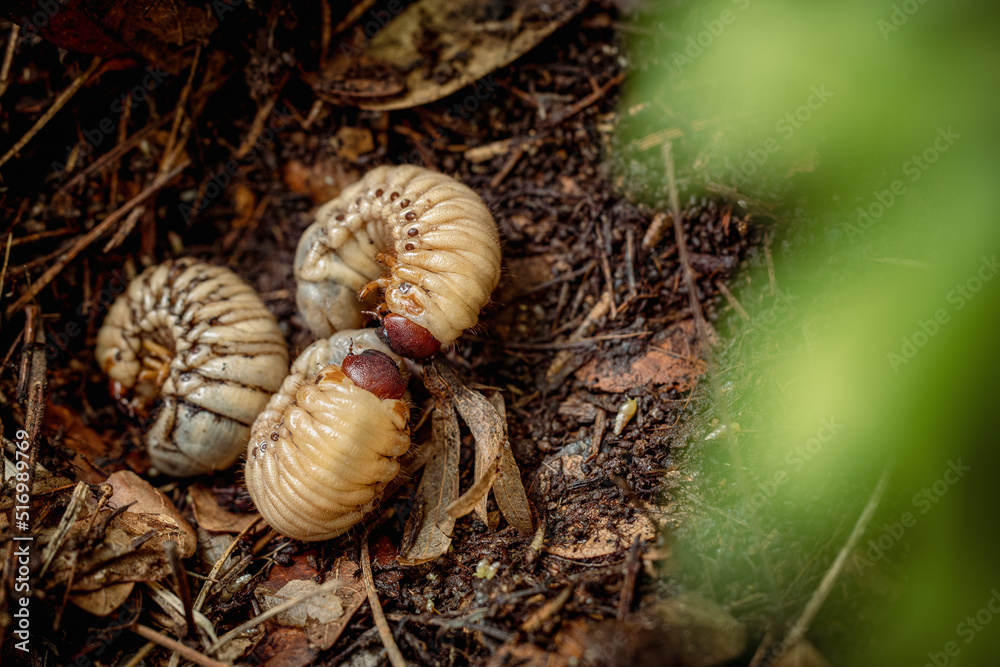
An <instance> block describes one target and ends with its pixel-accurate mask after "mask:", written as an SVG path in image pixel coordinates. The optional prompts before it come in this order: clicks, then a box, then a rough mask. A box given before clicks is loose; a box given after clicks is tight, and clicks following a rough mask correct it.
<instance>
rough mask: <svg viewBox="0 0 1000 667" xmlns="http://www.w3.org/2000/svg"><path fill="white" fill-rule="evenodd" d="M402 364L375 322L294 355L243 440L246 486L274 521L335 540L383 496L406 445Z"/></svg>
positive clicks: (289, 531) (306, 536) (310, 537)
mask: <svg viewBox="0 0 1000 667" xmlns="http://www.w3.org/2000/svg"><path fill="white" fill-rule="evenodd" d="M351 343H353V347H354V348H355V349H361V350H362V351H361V352H360V354H354V352H353V350H350V349H349V345H350V344H351ZM323 361H326V362H327V363H328V364H329V365H326V366H324V367H323V368H322V369H320V370H319V371H318V372H317V371H316V370H315V365H316V364H317V363H322V362H323ZM399 363H400V359H399V357H395V356H394V355H393V354H392V352H391V350H388V349H386V348H385V346H384V345H383V344H382V343H381V341H379V340H378V338H377V337H376V336H375V332H374V330H372V329H367V330H364V331H342V332H339V333H337V334H334V336H332V337H331V338H330V339H329V340H320V341H317V342H316V343H313V345H311V346H310V347H309V348H307V349H306V350H305V351H304V352H303V353H302V354H301V355H299V358H298V359H296V360H295V363H294V364H293V365H292V372H291V374H290V375H289V376H288V377H287V378H286V379H285V381H284V383H283V384H282V386H281V390H280V391H279V392H278V393H276V394H275V395H274V396H272V397H271V400H270V402H268V404H267V407H266V408H265V409H264V411H263V412H261V414H260V416H259V417H258V418H257V421H256V422H254V425H253V429H252V431H251V436H250V442H249V443H248V445H247V461H246V484H247V489H248V490H249V491H250V496H251V497H252V498H253V501H254V503H255V504H256V505H257V509H258V510H259V511H260V513H261V516H263V517H264V520H265V521H267V523H268V524H269V525H270V526H271V527H272V528H274V529H276V530H277V531H278V532H280V533H281V534H283V535H285V536H287V537H291V538H293V539H296V540H305V541H310V542H312V541H318V540H326V539H330V538H331V537H335V536H337V535H340V534H341V533H343V532H344V531H345V530H347V529H348V528H350V527H351V526H353V525H355V524H356V523H358V522H359V521H361V519H362V518H363V517H364V516H365V515H366V514H368V513H369V512H370V511H372V509H374V507H375V505H376V504H377V503H378V502H379V501H380V500H381V498H382V492H383V490H384V489H385V485H386V484H388V483H389V482H390V481H392V479H393V478H395V477H396V475H397V474H398V472H399V463H398V462H397V461H396V458H397V457H399V456H402V455H403V454H405V453H406V451H407V450H408V449H409V448H410V432H409V426H408V423H407V422H408V420H409V408H408V406H407V404H406V402H405V401H403V400H400V399H401V397H402V396H403V392H404V391H405V389H406V382H405V380H404V379H403V376H402V375H401V373H400V370H399Z"/></svg>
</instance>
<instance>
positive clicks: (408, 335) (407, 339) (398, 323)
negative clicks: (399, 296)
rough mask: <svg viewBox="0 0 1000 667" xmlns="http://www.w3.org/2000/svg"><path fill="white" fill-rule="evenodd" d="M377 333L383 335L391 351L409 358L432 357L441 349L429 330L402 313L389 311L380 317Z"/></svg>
mask: <svg viewBox="0 0 1000 667" xmlns="http://www.w3.org/2000/svg"><path fill="white" fill-rule="evenodd" d="M379 333H380V334H381V335H383V336H384V337H385V341H386V343H388V345H389V347H391V348H392V351H393V352H395V353H396V354H398V355H400V356H402V357H409V358H410V359H426V358H428V357H433V356H434V355H435V354H437V352H438V350H440V349H441V343H440V341H438V339H437V338H435V337H434V334H432V333H431V332H430V331H428V330H427V329H425V328H424V327H422V326H420V325H419V324H417V323H416V322H412V321H410V320H408V319H406V318H405V317H403V316H402V315H397V314H396V313H389V314H388V315H386V316H385V317H384V318H382V327H381V328H380V329H379Z"/></svg>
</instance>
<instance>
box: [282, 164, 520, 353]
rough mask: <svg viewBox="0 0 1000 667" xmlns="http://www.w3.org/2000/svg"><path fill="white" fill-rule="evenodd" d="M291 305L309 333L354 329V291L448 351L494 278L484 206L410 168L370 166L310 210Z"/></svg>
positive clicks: (493, 245) (496, 250)
mask: <svg viewBox="0 0 1000 667" xmlns="http://www.w3.org/2000/svg"><path fill="white" fill-rule="evenodd" d="M295 278H296V281H297V283H298V291H297V294H296V299H297V302H298V306H299V311H300V312H301V313H302V316H303V317H304V318H305V320H306V323H307V324H308V325H309V327H310V328H311V329H312V330H313V332H314V333H316V334H317V335H318V336H329V335H330V334H331V333H333V332H334V331H337V330H339V329H348V328H354V327H357V326H359V325H360V324H361V323H362V322H363V315H362V312H361V310H362V303H361V301H359V293H360V294H361V295H362V297H363V296H365V295H367V294H370V293H371V292H373V291H374V290H375V289H376V288H378V289H381V290H382V293H383V295H384V303H385V309H386V310H387V311H388V312H389V313H394V314H396V315H400V316H402V317H405V318H406V319H407V320H409V321H410V322H413V323H414V324H416V325H419V326H420V327H423V328H424V329H426V330H428V331H429V332H430V333H431V334H432V335H433V336H434V338H436V339H437V341H438V342H439V343H440V345H449V344H450V343H452V342H453V341H454V340H455V339H456V338H458V337H459V336H460V335H461V334H462V332H463V331H465V330H466V329H468V328H469V327H472V326H474V325H475V324H476V322H478V318H479V311H480V310H481V309H482V307H483V306H484V305H486V303H487V302H488V301H489V299H490V294H491V293H492V292H493V289H494V288H495V287H496V285H497V282H498V281H499V279H500V238H499V233H498V232H497V227H496V223H495V222H494V221H493V216H492V215H490V212H489V209H487V207H486V205H485V204H484V203H483V200H482V199H481V198H480V197H479V195H477V194H476V193H475V192H474V191H473V190H472V189H470V188H469V187H467V186H465V185H463V184H462V183H459V182H458V181H456V180H455V179H453V178H451V177H449V176H446V175H444V174H440V173H437V172H433V171H429V170H427V169H422V168H420V167H414V166H411V165H404V166H397V167H388V166H383V167H377V168H376V169H373V170H372V171H370V172H368V173H367V174H366V175H365V176H364V177H363V178H362V179H361V180H359V181H358V182H356V183H354V184H352V185H350V186H348V187H347V188H345V189H344V191H343V192H341V194H340V196H338V197H337V198H336V199H333V200H331V201H329V202H327V203H326V204H324V205H323V206H321V207H320V208H319V210H318V211H317V213H316V221H315V222H314V223H313V224H312V225H311V226H310V227H309V228H308V229H307V230H306V231H305V233H304V234H303V235H302V238H301V239H300V241H299V246H298V250H297V252H296V255H295Z"/></svg>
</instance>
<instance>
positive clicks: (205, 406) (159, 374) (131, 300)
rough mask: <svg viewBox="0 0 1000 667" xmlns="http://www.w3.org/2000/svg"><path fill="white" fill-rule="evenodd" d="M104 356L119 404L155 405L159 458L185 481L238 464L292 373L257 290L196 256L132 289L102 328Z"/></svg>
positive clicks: (156, 270) (150, 436)
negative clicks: (129, 398) (267, 406)
mask: <svg viewBox="0 0 1000 667" xmlns="http://www.w3.org/2000/svg"><path fill="white" fill-rule="evenodd" d="M96 357H97V362H98V363H99V364H100V366H101V368H102V369H103V370H104V372H105V373H107V375H108V377H109V383H110V385H111V390H112V393H113V394H114V395H115V398H118V399H121V398H122V397H123V396H124V395H126V394H131V395H132V396H133V401H132V403H133V406H134V407H136V408H138V409H139V411H140V412H144V411H146V410H147V409H149V408H150V407H152V417H153V424H152V426H151V427H150V428H149V430H148V431H147V432H146V436H145V441H146V446H147V449H148V450H149V458H150V461H151V462H152V464H153V466H155V467H156V468H157V469H158V470H159V471H160V472H163V473H166V474H168V475H173V476H175V477H185V476H189V475H199V474H202V473H206V472H210V471H213V470H222V469H224V468H228V467H229V466H231V465H233V464H234V463H235V462H236V461H237V459H239V457H240V454H241V453H242V452H243V447H244V445H245V444H246V441H247V437H248V436H249V434H250V425H251V424H253V421H254V419H256V418H257V415H258V414H260V411H261V410H262V409H263V408H264V405H265V404H266V403H267V401H268V398H269V397H270V396H271V394H273V393H274V392H275V391H276V390H277V389H278V387H280V386H281V381H282V380H283V379H284V377H285V374H286V373H287V371H288V347H287V345H286V343H285V338H284V336H282V334H281V331H280V330H279V329H278V323H277V321H276V320H275V318H274V316H273V315H272V314H271V313H270V311H268V309H267V306H265V305H264V302H263V301H261V299H260V297H259V296H257V294H256V293H255V292H254V290H253V288H251V287H250V286H249V285H247V284H246V283H245V282H243V280H242V279H241V278H240V277H239V276H237V275H236V274H235V273H233V272H232V271H230V270H229V269H227V268H225V267H221V266H214V265H211V264H206V263H204V262H200V261H198V260H196V259H194V258H191V257H184V258H180V259H175V260H168V261H166V262H164V263H162V264H160V265H158V266H154V267H151V268H149V269H147V270H146V271H144V272H143V273H142V274H141V275H140V276H139V277H138V278H136V279H135V280H133V281H132V282H131V283H130V284H129V286H128V289H126V290H125V293H124V294H122V295H121V296H119V297H118V299H117V300H116V301H115V303H114V304H113V305H112V306H111V310H110V311H109V312H108V315H107V317H106V318H105V320H104V324H103V325H102V326H101V329H100V331H98V334H97V350H96Z"/></svg>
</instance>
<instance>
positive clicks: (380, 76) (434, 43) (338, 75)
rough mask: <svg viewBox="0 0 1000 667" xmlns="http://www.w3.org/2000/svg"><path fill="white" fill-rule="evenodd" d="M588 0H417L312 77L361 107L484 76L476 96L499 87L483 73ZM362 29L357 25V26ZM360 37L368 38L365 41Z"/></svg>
mask: <svg viewBox="0 0 1000 667" xmlns="http://www.w3.org/2000/svg"><path fill="white" fill-rule="evenodd" d="M586 4H587V0H550V1H549V2H545V3H539V2H537V1H536V0H512V1H511V2H508V3H505V4H504V5H503V7H502V11H500V12H498V11H497V9H496V8H495V7H494V6H493V5H490V4H488V3H486V4H484V3H482V2H479V1H478V0H417V2H414V3H411V4H410V5H409V6H407V7H406V9H404V10H403V11H402V12H401V13H400V14H399V15H398V16H396V17H394V18H393V19H392V20H391V21H390V22H389V23H388V24H387V25H386V26H385V27H384V28H382V29H381V30H380V31H379V32H378V33H377V34H376V35H375V36H374V38H373V39H372V40H371V42H370V43H368V44H367V46H365V47H364V49H363V51H362V52H361V53H350V52H352V51H356V50H357V49H358V47H356V46H354V45H353V44H352V45H351V46H350V47H349V48H348V49H347V50H348V52H349V53H350V55H347V54H344V53H341V57H340V58H334V59H333V60H332V61H331V64H330V66H329V67H328V69H327V70H326V71H324V72H323V73H320V74H318V75H316V76H315V77H312V78H308V77H307V82H308V83H310V84H311V85H312V86H313V89H314V90H316V92H317V94H319V95H321V96H326V98H327V99H331V100H332V101H334V102H339V103H344V104H354V105H356V106H359V107H361V108H362V109H383V110H384V109H406V108H409V107H414V106H418V105H421V104H426V103H428V102H432V101H434V100H438V99H441V98H442V97H445V96H447V95H450V94H452V93H454V92H455V91H456V90H458V89H459V88H462V87H464V86H467V85H469V84H471V83H473V82H475V81H477V79H481V78H482V81H480V82H479V83H478V84H477V86H476V88H475V89H474V90H473V93H472V95H473V96H474V97H472V100H473V101H474V102H475V104H476V106H478V105H479V104H480V103H481V101H482V100H484V99H488V98H489V97H490V96H493V95H497V94H498V91H497V84H496V83H495V82H493V81H492V80H491V79H489V78H483V77H486V75H488V74H489V73H490V72H493V71H495V70H497V69H499V68H501V67H503V66H505V65H508V64H510V63H511V62H513V61H514V60H516V59H517V58H518V57H520V56H521V55H523V54H524V53H526V52H528V51H529V50H531V49H532V48H534V47H535V46H536V45H537V44H538V43H539V42H541V41H542V40H543V39H545V38H546V37H548V36H549V35H550V34H552V33H553V32H554V31H555V30H556V29H557V28H559V27H560V26H562V25H564V24H565V23H566V22H567V21H569V20H570V19H571V18H572V17H573V16H575V15H576V14H577V13H578V12H579V11H580V10H582V9H583V8H584V6H586ZM356 30H357V29H356ZM359 44H365V42H364V41H360V42H359Z"/></svg>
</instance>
